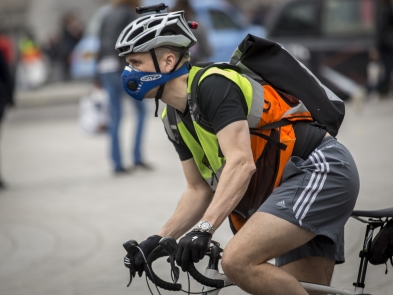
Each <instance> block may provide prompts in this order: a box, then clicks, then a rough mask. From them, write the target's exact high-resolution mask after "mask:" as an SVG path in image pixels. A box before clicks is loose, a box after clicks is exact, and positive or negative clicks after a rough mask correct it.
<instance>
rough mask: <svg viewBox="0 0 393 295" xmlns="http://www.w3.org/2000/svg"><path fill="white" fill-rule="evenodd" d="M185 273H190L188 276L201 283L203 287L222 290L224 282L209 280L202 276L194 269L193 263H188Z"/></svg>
mask: <svg viewBox="0 0 393 295" xmlns="http://www.w3.org/2000/svg"><path fill="white" fill-rule="evenodd" d="M187 271H188V272H189V273H190V275H191V276H192V277H193V278H194V279H195V280H196V281H197V282H198V283H201V284H202V285H204V286H208V287H214V288H218V289H220V288H223V287H224V280H215V279H210V278H207V277H205V276H204V275H202V274H201V273H200V272H199V271H198V270H197V269H196V268H195V265H194V263H192V262H191V263H190V264H189V265H188V269H187Z"/></svg>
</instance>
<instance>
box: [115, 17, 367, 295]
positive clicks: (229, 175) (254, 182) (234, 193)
mask: <svg viewBox="0 0 393 295" xmlns="http://www.w3.org/2000/svg"><path fill="white" fill-rule="evenodd" d="M195 42H196V39H195V37H194V35H193V34H192V32H191V30H190V29H189V27H188V26H187V22H186V20H185V19H184V16H183V13H182V12H171V13H164V14H156V15H148V16H142V17H140V18H139V19H137V20H136V21H134V22H132V23H130V24H129V25H128V26H127V27H126V28H124V30H123V32H122V33H121V34H120V36H119V38H118V41H117V43H116V49H117V50H118V51H119V52H120V54H119V55H121V56H125V58H126V61H127V63H128V64H129V66H128V67H126V69H125V71H124V72H123V74H122V81H123V88H124V89H125V91H126V92H128V94H130V95H131V96H132V97H134V98H135V99H138V100H142V99H144V98H153V97H155V98H156V103H158V99H161V100H162V101H163V102H164V103H166V104H167V109H166V110H165V111H164V112H163V114H162V118H163V121H164V125H165V130H166V132H167V133H168V138H169V140H170V141H172V143H173V144H174V146H175V149H176V151H177V153H178V154H179V157H180V160H181V163H182V167H183V171H184V175H185V178H186V180H187V187H186V189H185V191H184V193H183V195H182V197H181V199H180V201H179V203H178V206H177V208H176V210H175V212H174V214H173V216H172V217H171V218H170V219H169V220H168V221H167V222H166V224H165V225H164V226H163V227H162V228H161V229H160V230H159V231H158V233H157V234H156V235H152V236H150V237H149V238H147V239H146V240H145V241H143V242H142V243H140V247H141V249H142V250H143V252H144V254H145V256H147V255H149V254H150V253H151V251H152V250H153V249H154V248H155V247H156V246H157V245H158V242H159V240H160V239H161V237H165V236H172V237H174V238H175V239H178V238H180V237H181V236H183V235H184V234H185V235H184V236H183V237H182V238H181V239H180V241H179V247H178V251H177V253H176V262H177V264H178V265H179V266H181V268H182V269H183V271H185V270H186V269H187V266H188V264H189V262H190V261H193V262H198V261H199V260H200V259H201V258H202V257H203V256H204V254H205V253H206V250H207V248H208V246H209V243H210V240H211V238H212V235H213V234H214V232H215V231H216V230H217V228H218V227H219V226H221V224H222V223H223V221H224V220H225V219H226V218H227V217H228V216H229V215H230V214H231V213H232V212H233V211H234V209H235V208H236V207H237V205H238V204H239V203H240V202H241V200H242V199H243V198H244V196H245V194H246V192H247V193H248V192H249V191H251V192H255V191H256V190H255V189H258V188H263V187H264V186H266V185H268V184H269V183H270V182H274V179H269V178H268V177H264V175H265V174H263V173H265V172H266V173H267V174H266V175H268V172H269V171H268V169H270V168H266V167H265V166H263V165H261V163H260V162H258V161H257V156H256V155H257V154H258V152H257V150H258V146H257V145H254V144H253V141H252V140H251V144H250V130H249V127H250V125H251V124H252V123H251V122H252V121H253V120H255V119H257V121H258V120H261V119H262V118H263V116H264V114H265V113H264V112H262V109H261V112H260V113H259V114H258V113H255V112H254V113H253V115H252V117H251V115H250V114H251V113H252V112H249V108H250V105H251V108H253V107H254V105H261V104H262V105H263V97H262V95H261V94H262V91H261V90H260V89H262V88H261V85H260V84H256V83H255V81H253V80H252V79H249V78H248V77H247V76H245V75H240V74H239V73H237V72H236V71H234V70H230V69H226V70H221V69H219V68H214V67H213V68H212V69H211V70H210V71H208V72H206V73H205V74H204V75H203V76H202V77H201V78H200V80H199V87H198V89H197V100H198V108H199V110H200V112H201V114H202V116H203V117H204V118H205V120H206V121H208V123H209V124H210V125H211V130H209V131H206V130H205V129H204V128H203V127H201V126H200V124H198V123H197V122H196V121H195V118H194V113H195V112H194V111H195V109H193V108H191V109H190V106H189V103H188V96H189V93H190V89H191V86H190V85H191V83H192V80H193V79H194V78H195V72H196V71H197V70H198V68H196V67H191V66H190V65H189V64H188V61H189V54H188V49H189V48H190V47H191V46H193V45H194V44H195ZM258 87H259V88H258ZM258 89H259V90H258ZM250 93H252V95H251V96H252V97H250ZM250 101H252V102H251V104H249V102H250ZM169 108H174V109H175V114H174V115H175V117H176V120H177V121H176V122H177V126H175V128H177V129H178V130H179V131H180V133H175V132H172V131H171V130H172V128H173V127H174V126H170V125H171V124H170V123H169V121H168V116H169ZM254 111H255V110H254ZM258 116H259V117H258ZM261 117H262V118H261ZM258 122H259V121H258ZM305 124H306V125H307V128H306V129H303V130H306V132H305V134H303V135H304V136H305V138H306V140H305V144H303V146H302V148H301V149H300V152H298V153H297V156H293V155H290V156H292V157H289V158H288V160H287V161H286V162H285V163H284V164H285V168H284V167H283V172H282V175H281V181H279V182H278V183H279V185H278V186H277V187H276V188H275V189H274V191H273V192H272V193H271V194H270V195H269V197H268V198H267V200H266V201H264V203H263V204H262V205H261V206H260V207H259V209H257V210H256V211H257V212H255V213H254V214H253V215H252V216H251V217H250V218H249V219H248V221H247V222H246V223H245V224H244V225H243V227H242V228H241V229H240V228H239V226H238V222H237V221H236V218H235V219H232V226H233V227H235V228H236V229H238V232H237V233H236V235H235V236H234V237H233V238H232V239H231V241H230V242H229V243H228V245H227V246H226V248H225V251H224V255H223V259H222V267H223V270H224V272H225V274H226V275H227V276H228V277H229V278H230V279H231V281H232V282H234V283H235V284H236V285H238V286H239V287H240V288H242V289H244V290H245V291H246V292H248V293H251V294H307V292H306V291H305V290H304V289H303V288H302V287H301V285H300V284H299V283H298V280H303V281H307V282H314V283H320V284H324V285H329V284H330V280H331V276H332V273H333V269H334V265H335V263H340V262H343V261H344V253H343V247H344V240H343V229H344V225H345V223H346V221H347V219H348V218H349V216H350V214H351V212H352V210H353V208H354V206H355V202H356V199H357V195H358V191H359V176H358V172H357V168H356V165H355V162H354V160H353V158H352V156H351V154H350V153H349V151H348V150H347V149H346V148H345V147H344V146H343V145H342V144H340V143H339V142H338V141H337V140H336V139H335V138H334V137H333V136H330V134H329V133H327V132H326V130H324V129H322V128H320V127H318V126H316V125H312V124H309V123H308V122H307V121H306V122H305ZM175 125H176V124H175ZM288 128H293V126H292V125H290V126H289V127H288ZM291 130H292V129H291ZM176 134H177V135H176ZM179 134H180V138H179ZM253 175H257V176H258V177H254V176H253ZM195 224H197V226H196V227H195V228H193V227H194V225H195ZM190 230H191V231H190ZM239 249H241V250H239ZM273 258H275V263H276V265H272V264H269V263H267V261H269V260H270V259H273ZM128 259H129V257H127V256H126V257H125V265H126V266H127V265H129V264H127V260H128ZM135 264H136V266H137V269H138V271H139V274H140V275H141V274H142V272H143V259H142V256H141V255H140V254H138V255H137V257H136V259H135Z"/></svg>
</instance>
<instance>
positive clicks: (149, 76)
mask: <svg viewBox="0 0 393 295" xmlns="http://www.w3.org/2000/svg"><path fill="white" fill-rule="evenodd" d="M188 72H189V64H188V63H187V62H186V63H184V65H182V66H181V67H180V68H179V69H178V70H176V71H174V72H171V73H168V74H164V73H154V72H142V71H138V70H137V69H134V68H133V67H131V66H126V67H125V69H124V71H123V73H122V75H121V83H122V85H123V89H124V91H125V92H127V93H128V94H129V95H130V96H131V97H132V98H134V99H136V100H142V99H143V98H144V97H145V95H146V93H147V92H149V90H151V89H153V88H155V87H157V86H160V85H162V84H164V83H166V82H168V81H169V80H172V79H175V78H177V77H180V76H182V75H185V74H188Z"/></svg>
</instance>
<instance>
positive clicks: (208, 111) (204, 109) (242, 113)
mask: <svg viewBox="0 0 393 295" xmlns="http://www.w3.org/2000/svg"><path fill="white" fill-rule="evenodd" d="M198 105H199V108H200V110H201V113H202V114H203V115H204V116H206V118H207V120H208V121H209V122H210V124H211V125H212V127H213V130H214V132H215V133H216V134H217V133H218V132H219V131H220V130H222V129H223V128H224V127H226V126H228V125H229V124H231V123H233V122H236V121H241V120H247V104H246V101H245V98H244V95H243V92H242V91H241V90H240V88H239V86H237V85H236V84H235V83H234V82H232V81H231V80H229V79H227V78H225V77H223V76H221V75H210V76H208V77H206V78H205V79H204V80H203V81H202V83H201V84H200V86H199V88H198Z"/></svg>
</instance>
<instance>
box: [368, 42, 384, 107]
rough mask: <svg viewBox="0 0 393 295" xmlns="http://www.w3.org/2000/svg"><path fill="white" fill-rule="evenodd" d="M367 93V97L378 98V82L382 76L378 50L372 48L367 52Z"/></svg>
mask: <svg viewBox="0 0 393 295" xmlns="http://www.w3.org/2000/svg"><path fill="white" fill-rule="evenodd" d="M368 59H369V62H368V64H367V95H368V98H369V99H373V98H378V83H379V81H380V80H381V77H382V64H381V61H380V57H379V53H378V50H377V49H375V48H372V49H371V50H370V51H369V53H368Z"/></svg>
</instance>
